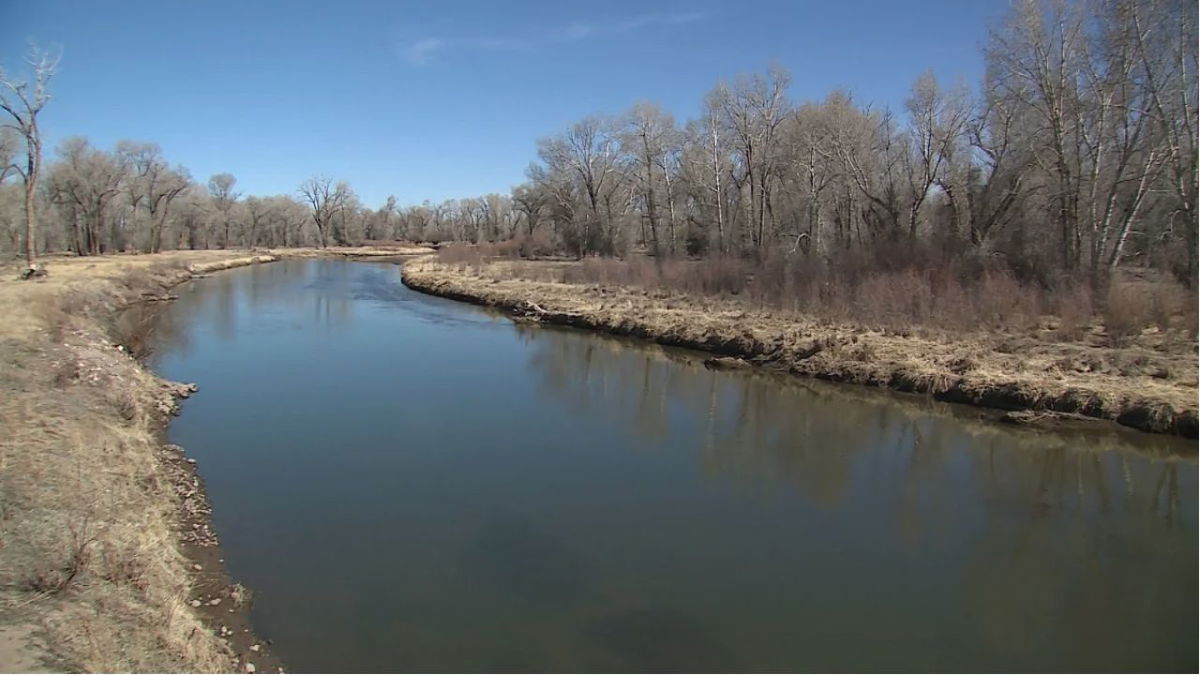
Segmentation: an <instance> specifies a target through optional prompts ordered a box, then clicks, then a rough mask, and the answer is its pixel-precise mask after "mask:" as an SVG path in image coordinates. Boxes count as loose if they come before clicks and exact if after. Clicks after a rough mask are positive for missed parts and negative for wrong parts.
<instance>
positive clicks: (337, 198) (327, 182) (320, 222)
mask: <svg viewBox="0 0 1200 675" xmlns="http://www.w3.org/2000/svg"><path fill="white" fill-rule="evenodd" d="M300 194H301V196H303V197H304V201H305V202H307V203H308V205H309V207H310V208H311V209H312V219H313V224H314V225H316V227H317V238H318V239H319V241H320V244H321V248H325V247H326V246H328V245H329V238H330V235H331V234H336V233H334V232H333V231H332V230H333V228H334V226H335V223H334V219H335V218H336V217H338V216H339V214H340V213H341V211H342V209H343V207H344V206H345V205H346V201H347V199H348V197H349V186H348V185H346V183H343V182H339V183H337V184H336V186H335V185H334V182H333V179H332V178H330V177H328V176H313V177H312V178H309V179H308V180H306V181H304V183H303V184H301V185H300Z"/></svg>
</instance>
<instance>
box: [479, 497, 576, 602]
mask: <svg viewBox="0 0 1200 675" xmlns="http://www.w3.org/2000/svg"><path fill="white" fill-rule="evenodd" d="M462 562H463V564H464V566H465V568H466V570H467V572H468V573H469V574H470V578H471V579H472V580H473V581H476V582H478V586H479V589H480V590H481V591H482V592H491V593H499V594H504V595H507V596H510V597H512V598H513V599H515V600H518V601H520V602H525V603H530V604H535V605H551V606H552V605H569V604H571V603H574V602H578V601H579V600H580V599H581V598H582V597H583V596H584V595H585V594H586V593H587V591H588V586H587V581H588V580H587V576H586V573H585V572H584V566H583V564H582V561H580V560H579V557H578V556H577V555H576V554H573V553H572V552H571V551H570V550H569V549H568V548H567V545H566V543H565V542H564V541H563V539H562V538H560V537H556V536H555V535H554V534H552V533H550V532H549V531H547V530H545V529H543V528H541V527H539V526H538V524H537V523H536V522H534V521H532V520H530V519H528V518H519V517H514V516H507V517H503V516H497V517H493V518H491V519H489V520H486V521H484V522H483V523H482V524H481V525H480V527H479V531H478V533H477V534H476V536H475V538H474V539H472V541H471V542H470V543H469V544H468V545H467V547H466V549H465V550H464V551H463V556H462Z"/></svg>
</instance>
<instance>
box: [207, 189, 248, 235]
mask: <svg viewBox="0 0 1200 675" xmlns="http://www.w3.org/2000/svg"><path fill="white" fill-rule="evenodd" d="M236 184H237V179H236V178H234V177H233V174H229V173H218V174H216V175H214V176H212V177H211V178H209V179H208V192H209V194H210V195H211V196H212V200H213V206H214V207H216V210H217V213H219V214H220V216H221V225H222V228H223V235H222V237H221V248H229V241H230V236H229V228H230V226H231V225H232V223H233V206H234V204H236V203H237V200H238V197H240V196H241V195H240V194H238V193H237V192H234V191H233V186H234V185H236Z"/></svg>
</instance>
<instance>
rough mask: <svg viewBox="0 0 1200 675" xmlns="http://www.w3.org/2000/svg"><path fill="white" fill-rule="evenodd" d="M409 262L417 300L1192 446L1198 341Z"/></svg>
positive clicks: (530, 268) (498, 267) (407, 278)
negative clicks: (830, 310) (904, 315)
mask: <svg viewBox="0 0 1200 675" xmlns="http://www.w3.org/2000/svg"><path fill="white" fill-rule="evenodd" d="M564 264H568V265H569V264H571V263H563V262H552V263H529V262H525V263H522V267H521V268H520V269H517V270H514V268H513V266H512V264H511V263H508V262H504V261H496V262H484V263H482V264H478V265H464V264H453V263H442V262H439V261H438V260H437V259H436V258H433V257H426V258H419V259H417V260H414V261H412V262H410V263H408V264H407V265H405V267H404V272H403V278H404V283H405V284H406V285H408V286H409V287H410V288H413V289H414V290H418V291H422V292H426V293H430V294H433V295H439V296H443V297H448V298H452V299H456V300H463V301H467V302H473V303H476V304H481V305H486V306H492V307H497V308H499V309H503V310H505V311H507V312H509V313H511V314H514V315H515V316H517V317H519V318H520V319H523V320H529V321H541V322H546V323H554V324H562V325H570V326H576V327H580V328H587V329H592V330H599V331H604V332H609V333H614V334H618V335H630V336H634V337H640V338H645V339H649V340H653V341H655V342H658V343H660V344H665V345H673V346H679V347H687V348H691V349H699V350H703V351H708V352H711V353H713V354H715V355H717V356H719V357H722V358H715V359H712V360H710V361H709V362H707V365H709V366H710V367H714V368H727V367H749V366H762V367H767V368H772V369H777V370H784V371H787V372H790V373H793V374H796V375H804V376H809V377H816V378H820V379H825V380H833V381H838V382H849V383H856V384H865V385H871V386H877V387H887V388H891V389H896V390H899V391H904V392H914V393H925V394H930V395H932V396H934V397H935V398H937V399H939V400H945V401H950V402H957V403H967V404H972V405H977V406H984V407H989V408H997V409H1002V410H1007V411H1013V412H1014V413H1015V414H1013V415H1011V416H1010V420H1011V421H1013V422H1017V423H1021V422H1024V421H1029V420H1037V419H1041V418H1043V417H1045V416H1072V417H1079V418H1091V419H1101V420H1109V421H1113V422H1116V423H1118V424H1122V425H1125V426H1129V427H1133V428H1136V429H1140V430H1142V431H1148V432H1154V433H1168V434H1176V435H1181V436H1185V437H1192V438H1195V437H1196V435H1197V401H1196V394H1197V389H1196V375H1197V356H1196V349H1195V342H1194V340H1191V341H1189V340H1187V339H1186V338H1184V339H1182V340H1177V339H1174V338H1171V339H1168V336H1159V337H1158V338H1157V339H1153V337H1152V336H1151V337H1147V338H1146V339H1144V340H1141V341H1135V342H1134V344H1131V345H1130V346H1128V347H1121V348H1117V347H1104V346H1097V345H1094V344H1089V343H1080V342H1064V341H1057V340H1054V339H1053V338H1052V337H1051V336H1052V331H1048V330H1042V331H1037V332H1033V333H1029V334H1023V335H1012V334H1001V333H984V332H979V333H954V334H951V333H949V332H945V331H920V332H918V331H907V330H905V331H896V330H873V329H868V328H866V327H862V326H854V325H846V324H837V323H831V322H823V321H817V320H814V319H812V318H811V317H805V316H802V315H796V314H789V313H785V312H779V311H772V310H766V309H762V308H756V307H753V306H750V305H749V304H748V303H745V302H743V301H740V300H738V299H734V298H720V297H709V296H704V297H700V296H690V295H684V294H680V293H673V292H667V291H660V290H651V289H643V288H631V287H624V286H616V285H599V284H571V283H563V282H555V281H541V280H535V279H544V278H546V277H549V276H551V275H548V274H539V273H538V270H537V269H534V268H536V267H537V266H538V265H545V266H547V268H549V267H551V266H553V267H556V268H558V267H562V266H563V265H564Z"/></svg>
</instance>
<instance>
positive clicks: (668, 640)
mask: <svg viewBox="0 0 1200 675" xmlns="http://www.w3.org/2000/svg"><path fill="white" fill-rule="evenodd" d="M583 636H584V638H585V640H587V641H588V642H590V643H592V644H591V645H590V646H593V647H599V648H600V650H601V653H600V655H599V656H598V658H597V661H598V663H597V664H595V666H596V667H595V669H596V670H611V671H617V672H646V673H711V672H724V673H728V672H737V671H739V670H746V669H751V670H752V669H753V665H749V666H748V665H746V664H738V663H737V661H736V660H735V659H734V657H733V653H732V652H731V651H730V650H729V649H727V648H726V647H725V646H724V645H723V644H722V636H721V633H720V631H719V630H717V629H714V628H712V627H709V626H706V625H704V623H702V622H701V621H700V620H698V619H697V618H696V617H693V616H689V615H688V614H686V613H683V612H678V611H671V610H664V609H637V610H630V611H624V612H616V613H613V614H608V615H606V616H602V617H600V618H598V619H594V620H592V621H589V622H588V623H587V624H586V625H585V627H584V629H583Z"/></svg>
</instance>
